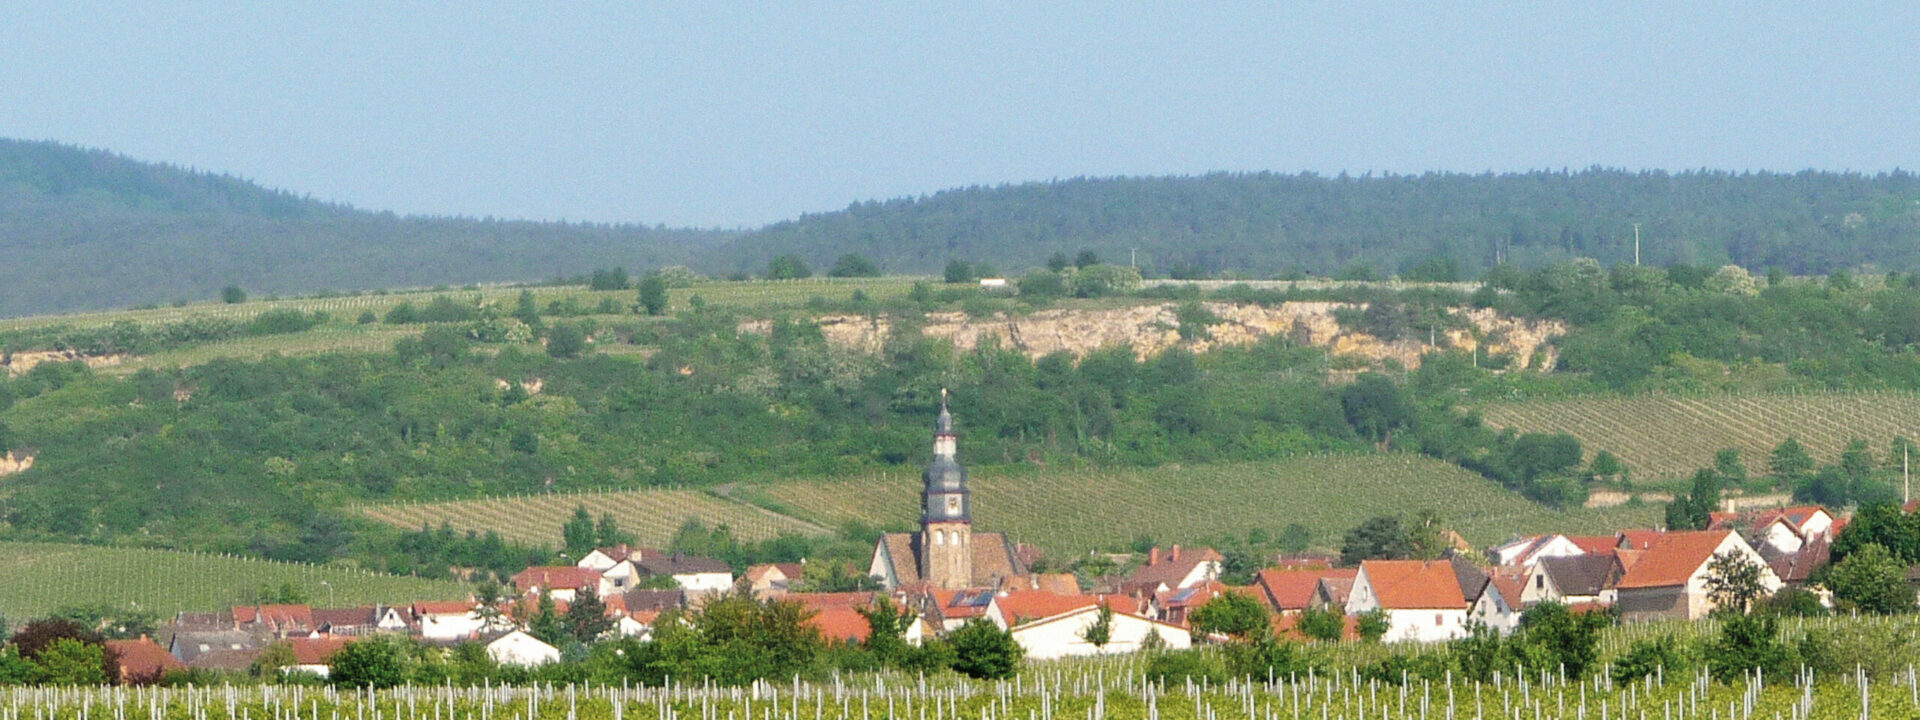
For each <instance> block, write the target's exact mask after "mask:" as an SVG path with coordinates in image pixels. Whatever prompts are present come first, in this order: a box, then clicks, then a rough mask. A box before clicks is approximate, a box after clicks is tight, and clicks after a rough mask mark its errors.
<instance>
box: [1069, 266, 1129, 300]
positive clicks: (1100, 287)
mask: <svg viewBox="0 0 1920 720" xmlns="http://www.w3.org/2000/svg"><path fill="white" fill-rule="evenodd" d="M1140 283H1141V278H1140V271H1139V270H1136V269H1134V268H1130V267H1126V266H1124V265H1089V266H1087V267H1083V268H1080V269H1079V270H1077V271H1075V272H1074V273H1073V275H1072V276H1071V279H1070V281H1069V282H1068V284H1069V285H1071V286H1072V288H1073V296H1074V297H1083V298H1099V297H1107V296H1110V295H1118V294H1121V293H1125V292H1131V291H1133V290H1135V289H1137V288H1139V287H1140Z"/></svg>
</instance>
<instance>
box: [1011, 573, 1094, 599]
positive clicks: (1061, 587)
mask: <svg viewBox="0 0 1920 720" xmlns="http://www.w3.org/2000/svg"><path fill="white" fill-rule="evenodd" d="M1007 585H1008V586H1009V589H1016V588H1017V589H1021V590H1045V591H1047V592H1050V593H1053V594H1055V595H1078V594H1080V579H1079V578H1076V577H1074V575H1073V573H1033V574H1031V575H1016V576H1014V577H1012V578H1010V579H1009V582H1008V583H1007Z"/></svg>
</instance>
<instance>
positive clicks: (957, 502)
mask: <svg viewBox="0 0 1920 720" xmlns="http://www.w3.org/2000/svg"><path fill="white" fill-rule="evenodd" d="M958 452H959V436H957V435H955V434H954V432H953V414H952V413H950V412H948V410H947V404H946V391H944V390H942V391H941V402H940V416H939V418H938V419H937V420H936V421H935V422H934V433H933V461H932V462H931V463H928V464H927V469H926V471H925V472H923V473H921V476H920V479H921V483H922V491H921V493H920V499H921V507H920V531H919V532H914V533H886V534H884V535H881V536H880V540H879V541H878V542H877V543H875V544H874V548H873V561H872V562H871V563H869V564H868V566H867V574H868V575H871V576H873V577H875V578H878V579H879V580H880V584H881V586H882V587H885V588H886V589H888V590H896V589H899V588H903V587H911V586H915V585H918V584H921V583H926V584H928V585H930V586H932V587H934V588H938V589H940V590H962V589H966V588H997V587H999V586H1000V585H1001V584H1003V583H1005V582H1006V581H1007V580H1008V579H1010V578H1013V577H1015V576H1019V575H1025V574H1027V561H1028V559H1029V558H1028V557H1026V556H1025V554H1024V553H1022V552H1021V548H1020V547H1019V546H1017V545H1015V544H1014V543H1013V542H1012V541H1011V540H1009V539H1007V536H1006V535H1004V534H1002V533H989V532H975V531H974V529H973V492H972V491H971V490H969V489H967V469H966V468H965V467H962V466H961V465H960V462H959V460H958V459H957V454H958Z"/></svg>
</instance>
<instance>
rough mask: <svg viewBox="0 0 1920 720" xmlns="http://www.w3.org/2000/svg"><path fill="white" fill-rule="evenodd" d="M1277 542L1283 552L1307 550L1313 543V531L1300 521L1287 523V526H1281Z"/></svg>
mask: <svg viewBox="0 0 1920 720" xmlns="http://www.w3.org/2000/svg"><path fill="white" fill-rule="evenodd" d="M1277 543H1278V544H1279V546H1280V550H1281V551H1282V552H1290V553H1297V552H1306V550H1307V548H1308V547H1309V546H1311V545H1312V544H1313V532H1312V531H1311V530H1308V529H1307V526H1305V525H1301V524H1300V523H1297V522H1293V523H1287V526H1286V527H1283V528H1280V537H1279V539H1278V540H1277Z"/></svg>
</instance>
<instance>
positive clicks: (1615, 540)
mask: <svg viewBox="0 0 1920 720" xmlns="http://www.w3.org/2000/svg"><path fill="white" fill-rule="evenodd" d="M1567 540H1569V541H1571V542H1572V543H1573V546H1574V547H1577V548H1580V552H1584V553H1586V554H1588V555H1612V554H1613V551H1615V550H1618V549H1620V536H1618V535H1568V536H1567Z"/></svg>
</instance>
